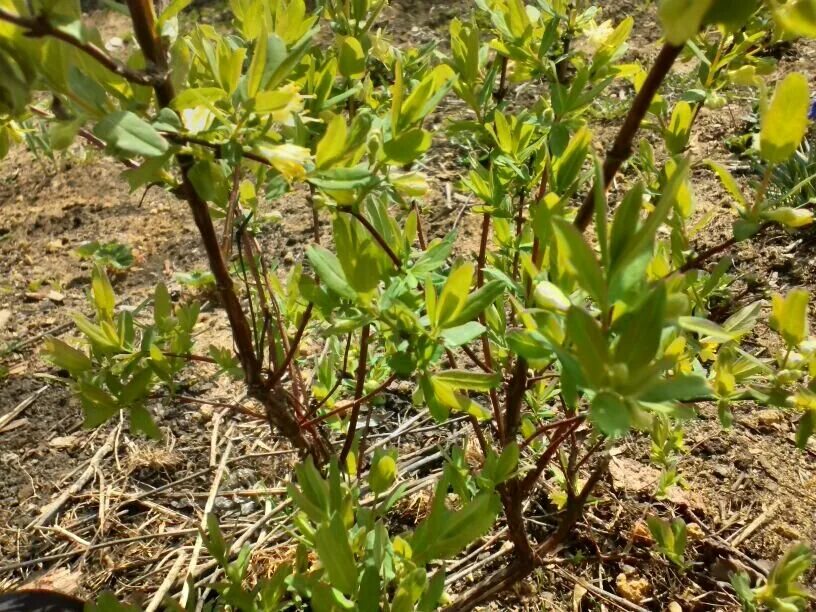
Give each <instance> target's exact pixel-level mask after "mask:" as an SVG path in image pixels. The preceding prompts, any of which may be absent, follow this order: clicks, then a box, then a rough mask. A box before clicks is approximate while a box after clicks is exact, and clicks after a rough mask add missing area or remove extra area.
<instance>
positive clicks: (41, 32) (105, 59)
mask: <svg viewBox="0 0 816 612" xmlns="http://www.w3.org/2000/svg"><path fill="white" fill-rule="evenodd" d="M0 21H5V22H7V23H11V24H14V25H16V26H18V27H20V28H22V29H24V30H26V32H25V35H26V36H28V37H29V38H42V37H44V36H50V37H51V38H56V39H58V40H61V41H62V42H65V43H68V44H69V45H71V46H72V47H75V48H77V49H79V50H80V51H82V52H83V53H85V54H86V55H88V56H90V57H92V58H93V59H95V60H96V61H97V62H99V63H100V64H101V65H102V66H104V67H105V68H107V69H108V70H110V71H111V72H113V73H114V74H118V75H119V76H121V77H122V78H124V79H126V80H128V81H130V82H131V83H136V84H137V85H146V86H151V85H154V84H155V83H156V82H157V78H156V77H155V76H153V75H150V74H147V73H146V72H140V71H138V70H131V69H130V68H128V67H127V66H125V65H124V64H122V63H120V62H118V61H117V60H115V59H114V58H112V57H111V56H110V55H108V54H107V53H105V51H104V50H103V49H100V48H99V47H97V46H96V45H95V44H93V43H89V42H83V41H81V40H79V39H78V38H76V37H74V36H72V35H71V34H69V33H68V32H66V31H65V30H61V29H60V28H58V27H56V26H55V25H53V24H52V23H51V22H50V21H48V18H47V17H46V16H44V15H37V16H35V17H23V16H22V15H15V14H14V13H10V12H8V11H6V10H4V9H0Z"/></svg>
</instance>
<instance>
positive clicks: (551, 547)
mask: <svg viewBox="0 0 816 612" xmlns="http://www.w3.org/2000/svg"><path fill="white" fill-rule="evenodd" d="M608 465H609V458H608V457H605V458H604V459H603V460H602V461H601V462H600V463H599V464H598V466H597V467H596V468H595V469H594V470H593V472H592V474H590V476H589V478H588V479H587V482H586V484H584V486H583V487H582V488H581V491H580V493H579V494H578V495H576V496H575V497H574V498H573V499H572V500H570V501H569V502H568V504H567V509H566V511H565V512H564V514H563V515H562V516H561V519H560V520H559V523H558V527H557V528H556V530H555V531H554V532H553V533H552V535H550V537H548V538H547V539H546V540H545V541H544V542H543V543H542V544H541V545H539V546H538V547H537V548H536V549H535V550H534V555H533V560H532V562H529V561H527V560H526V559H524V558H523V557H520V558H516V559H514V560H513V562H512V563H510V564H509V565H507V566H505V567H504V568H502V569H500V570H499V571H498V572H496V573H495V574H493V575H492V576H489V577H488V578H487V579H485V580H484V581H482V582H481V583H479V584H477V585H476V586H475V587H473V588H472V589H471V590H470V591H468V592H467V593H465V594H464V595H463V596H462V597H460V598H459V599H457V600H456V601H455V602H454V603H453V605H451V606H449V607H448V608H446V611H447V612H464V611H469V610H473V609H474V608H476V607H477V606H479V605H481V604H484V603H486V602H488V601H490V600H491V599H493V597H495V596H496V595H497V594H498V593H501V592H502V591H504V590H506V589H508V588H510V587H511V586H513V585H514V584H516V583H517V582H519V581H520V580H523V579H524V578H525V577H526V576H529V575H530V574H531V573H532V572H533V570H535V568H536V567H537V566H538V565H540V564H541V563H542V562H543V561H544V557H545V556H547V555H549V554H551V553H553V552H554V551H555V550H556V549H557V548H558V547H559V546H560V545H561V544H562V543H563V542H564V541H565V540H566V539H567V538H568V537H569V534H570V533H571V532H572V530H573V528H574V527H575V524H576V523H577V522H578V521H579V520H580V519H581V516H582V515H583V511H584V508H585V507H586V503H587V500H588V499H589V496H590V494H591V493H592V491H593V490H594V489H595V487H596V486H597V484H598V482H600V480H601V478H603V476H604V474H605V473H606V470H607V466H608ZM514 552H516V551H515V549H514Z"/></svg>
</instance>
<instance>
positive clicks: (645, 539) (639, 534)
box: [629, 521, 654, 546]
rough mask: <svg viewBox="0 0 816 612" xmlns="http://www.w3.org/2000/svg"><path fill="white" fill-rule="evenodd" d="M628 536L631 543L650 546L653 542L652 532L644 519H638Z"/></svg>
mask: <svg viewBox="0 0 816 612" xmlns="http://www.w3.org/2000/svg"><path fill="white" fill-rule="evenodd" d="M629 538H630V539H631V540H632V543H633V544H637V545H638V546H651V545H652V544H654V538H653V537H652V532H651V531H649V527H648V525H646V523H645V522H644V521H638V522H637V523H635V524H634V525H633V526H632V532H631V534H630V535H629Z"/></svg>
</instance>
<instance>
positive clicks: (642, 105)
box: [574, 43, 683, 231]
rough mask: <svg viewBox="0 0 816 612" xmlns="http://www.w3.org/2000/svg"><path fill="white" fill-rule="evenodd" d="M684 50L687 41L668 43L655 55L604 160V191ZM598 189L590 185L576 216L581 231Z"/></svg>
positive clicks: (591, 209)
mask: <svg viewBox="0 0 816 612" xmlns="http://www.w3.org/2000/svg"><path fill="white" fill-rule="evenodd" d="M682 50H683V45H680V46H677V45H672V44H669V43H666V44H664V45H663V48H662V49H661V50H660V53H659V54H658V56H657V59H655V63H654V64H653V65H652V68H651V70H650V71H649V74H648V76H647V77H646V80H645V81H644V82H643V85H642V86H641V88H640V91H638V93H637V96H635V99H634V101H633V102H632V106H631V107H630V108H629V113H628V114H627V115H626V119H625V120H624V122H623V125H622V126H621V128H620V130H618V135H617V136H616V137H615V142H614V143H613V145H612V148H611V149H610V150H609V152H608V153H607V155H606V159H605V160H604V165H603V181H604V184H603V189H604V191H606V190H607V189H609V186H610V185H611V184H612V179H614V178H615V175H616V174H617V173H618V170H620V167H621V166H622V165H623V162H625V161H626V160H627V159H629V157H630V156H631V154H632V143H633V142H634V140H635V136H636V135H637V132H638V130H639V129H640V124H641V123H642V122H643V119H644V117H646V113H647V112H648V111H649V107H650V106H651V104H652V100H654V97H655V95H657V91H658V89H660V85H661V84H662V83H663V80H664V79H665V78H666V75H667V74H668V73H669V71H670V70H671V68H672V66H673V65H674V62H675V60H676V59H677V57H678V56H679V55H680V52H681V51H682ZM597 189H598V187H597V185H593V187H592V189H590V191H589V193H587V195H586V198H584V201H583V203H582V204H581V208H579V209H578V214H577V215H576V217H575V221H574V223H575V227H577V228H578V229H580V230H581V231H584V230H585V229H586V228H587V227H588V226H589V224H590V222H591V221H592V214H593V211H594V209H595V193H596V191H597Z"/></svg>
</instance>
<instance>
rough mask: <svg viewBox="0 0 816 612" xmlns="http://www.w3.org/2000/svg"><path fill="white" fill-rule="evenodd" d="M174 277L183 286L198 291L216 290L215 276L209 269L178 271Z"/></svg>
mask: <svg viewBox="0 0 816 612" xmlns="http://www.w3.org/2000/svg"><path fill="white" fill-rule="evenodd" d="M173 278H174V279H175V280H176V281H178V282H179V283H180V284H181V285H182V286H184V287H187V288H188V289H191V290H193V291H196V292H202V293H206V292H209V291H213V290H215V277H214V276H213V274H212V272H210V271H209V270H193V271H191V272H176V274H174V275H173Z"/></svg>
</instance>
